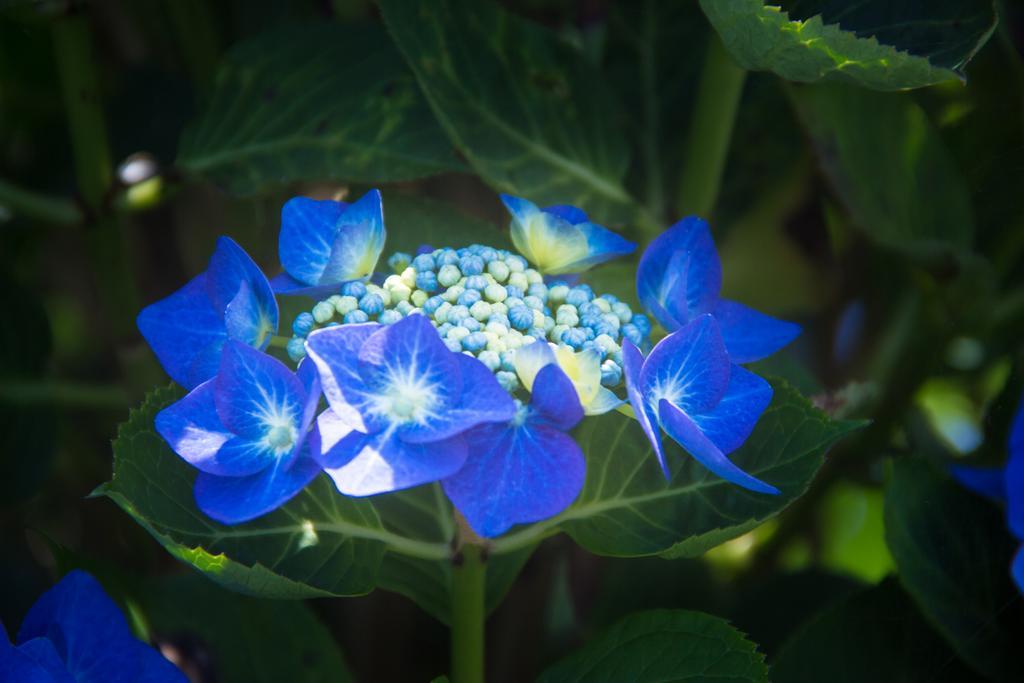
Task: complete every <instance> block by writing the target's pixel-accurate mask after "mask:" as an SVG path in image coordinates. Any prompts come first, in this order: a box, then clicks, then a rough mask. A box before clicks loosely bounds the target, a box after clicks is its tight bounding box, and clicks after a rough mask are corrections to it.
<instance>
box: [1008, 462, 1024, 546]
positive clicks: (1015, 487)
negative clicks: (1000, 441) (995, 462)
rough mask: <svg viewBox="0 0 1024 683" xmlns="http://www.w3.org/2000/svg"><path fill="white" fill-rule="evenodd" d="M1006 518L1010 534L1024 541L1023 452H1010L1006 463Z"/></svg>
mask: <svg viewBox="0 0 1024 683" xmlns="http://www.w3.org/2000/svg"><path fill="white" fill-rule="evenodd" d="M1006 516H1007V518H1008V520H1009V526H1010V532H1011V533H1012V534H1013V535H1014V536H1016V537H1017V538H1018V539H1019V540H1022V541H1024V452H1020V451H1017V452H1014V451H1011V452H1010V459H1009V460H1008V461H1007V463H1006Z"/></svg>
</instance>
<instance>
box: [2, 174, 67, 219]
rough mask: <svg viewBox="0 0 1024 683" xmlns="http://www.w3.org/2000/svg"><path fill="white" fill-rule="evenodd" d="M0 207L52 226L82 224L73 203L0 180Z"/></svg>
mask: <svg viewBox="0 0 1024 683" xmlns="http://www.w3.org/2000/svg"><path fill="white" fill-rule="evenodd" d="M0 206H2V207H6V208H7V209H9V210H10V211H11V212H12V213H14V214H19V213H20V214H24V215H25V216H28V217H29V218H34V219H36V220H40V221H43V222H44V223H52V224H53V225H74V224H76V223H81V222H82V210H81V209H79V208H78V205H76V204H75V203H74V202H73V201H71V200H69V199H65V198H63V197H51V196H50V195H46V194H42V193H41V192H35V191H33V190H27V189H25V188H23V187H18V186H16V185H12V184H11V183H9V182H7V181H5V180H0Z"/></svg>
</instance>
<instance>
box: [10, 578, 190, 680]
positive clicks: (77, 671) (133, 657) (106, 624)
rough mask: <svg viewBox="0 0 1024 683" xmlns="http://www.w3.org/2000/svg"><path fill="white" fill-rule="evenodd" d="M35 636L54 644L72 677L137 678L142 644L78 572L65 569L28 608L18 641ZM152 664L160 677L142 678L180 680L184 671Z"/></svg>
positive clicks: (109, 602)
mask: <svg viewBox="0 0 1024 683" xmlns="http://www.w3.org/2000/svg"><path fill="white" fill-rule="evenodd" d="M36 638H46V639H48V640H50V641H51V642H52V643H53V644H54V645H55V646H56V649H57V652H58V654H59V655H60V656H61V658H62V659H63V660H64V663H65V665H66V667H67V669H68V671H70V672H71V673H72V674H73V675H74V677H75V679H76V680H78V681H96V682H97V683H99V682H100V681H103V682H108V681H109V682H111V683H117V682H121V681H124V682H125V683H128V682H129V681H132V682H133V681H138V680H140V675H141V673H142V666H143V665H144V664H145V663H146V662H142V661H140V648H141V647H146V646H144V645H142V644H141V643H140V642H139V641H137V640H135V638H134V637H133V636H132V634H131V632H130V631H129V629H128V624H127V622H126V621H125V618H124V615H123V614H121V611H120V610H119V609H118V608H117V606H116V605H115V604H114V602H113V601H112V600H111V599H110V598H109V597H108V596H107V594H106V593H105V592H104V591H103V589H102V588H101V587H100V585H99V583H97V581H96V580H95V579H94V578H92V577H91V576H89V575H88V574H86V573H85V572H83V571H80V570H74V571H71V572H69V573H68V574H67V575H66V576H65V577H64V578H63V579H61V581H60V582H59V583H58V584H57V585H56V586H54V587H53V588H51V589H50V590H49V591H47V592H46V593H44V594H43V595H42V597H40V598H39V600H37V601H36V604H35V605H33V606H32V609H30V610H29V613H28V615H26V617H25V620H24V621H23V622H22V624H21V630H20V631H19V632H18V642H19V643H28V641H31V640H33V639H36ZM146 649H149V648H146ZM154 654H156V653H155V652H154ZM157 656H158V657H159V655H157ZM155 666H157V667H159V669H160V671H159V673H161V674H162V676H160V677H150V678H148V680H154V681H175V682H180V683H185V681H186V679H185V677H184V675H183V674H181V672H179V671H178V670H177V669H175V668H174V667H173V666H172V665H171V664H170V663H169V662H167V661H166V660H164V659H163V657H159V662H157V663H155Z"/></svg>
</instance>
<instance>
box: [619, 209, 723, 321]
mask: <svg viewBox="0 0 1024 683" xmlns="http://www.w3.org/2000/svg"><path fill="white" fill-rule="evenodd" d="M721 288H722V265H721V262H720V261H719V260H718V252H717V251H716V250H715V243H714V240H712V239H711V231H710V230H709V228H708V224H707V223H706V222H705V221H703V220H702V219H700V218H698V217H696V216H688V217H686V218H684V219H682V220H681V221H679V222H678V223H676V224H675V225H673V226H671V227H670V228H669V229H668V230H666V231H665V232H663V233H661V234H660V235H659V236H658V237H657V238H656V239H655V240H654V241H653V242H651V243H650V245H648V247H647V249H645V250H644V253H643V256H641V257H640V264H639V266H638V268H637V274H636V289H637V294H638V295H639V297H640V302H641V303H642V304H643V305H644V306H646V307H647V309H648V310H649V311H650V312H651V314H652V315H653V316H654V317H655V319H657V320H658V322H660V323H661V324H662V325H663V326H664V327H665V328H666V329H667V330H670V331H671V330H674V329H677V328H679V327H681V326H683V325H685V324H686V323H688V322H689V321H690V320H691V319H692V318H695V317H697V316H699V315H703V314H704V313H710V312H711V311H712V310H714V307H715V305H716V304H717V303H718V292H719V291H720V290H721Z"/></svg>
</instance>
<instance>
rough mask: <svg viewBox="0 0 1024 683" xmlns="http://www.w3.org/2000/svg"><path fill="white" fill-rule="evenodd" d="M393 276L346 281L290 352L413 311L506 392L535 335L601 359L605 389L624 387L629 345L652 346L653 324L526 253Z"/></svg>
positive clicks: (398, 257) (470, 251) (413, 262)
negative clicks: (519, 352) (319, 334)
mask: <svg viewBox="0 0 1024 683" xmlns="http://www.w3.org/2000/svg"><path fill="white" fill-rule="evenodd" d="M388 266H389V267H390V268H391V269H392V271H393V272H394V274H392V275H389V276H388V277H386V278H385V279H384V281H383V282H382V283H381V284H380V285H376V284H363V283H362V282H349V283H347V284H345V285H343V286H342V287H341V292H340V293H339V294H336V295H333V296H330V297H328V298H327V299H325V300H323V301H321V302H319V303H317V304H316V305H315V306H314V307H313V310H312V311H310V312H306V313H301V314H299V316H298V317H297V318H296V319H295V322H294V323H293V324H292V332H293V333H294V337H292V339H291V340H290V341H289V343H288V355H289V356H290V357H291V358H292V360H293V361H296V362H298V361H299V360H301V359H302V357H303V356H304V355H305V346H304V344H305V338H306V337H307V336H308V335H309V333H310V332H312V331H313V330H315V329H319V328H321V327H330V326H333V325H345V324H351V323H365V322H370V321H375V322H378V323H381V324H384V325H389V324H391V323H395V322H397V321H399V320H401V319H402V318H403V317H405V316H407V315H410V314H411V313H422V314H423V315H426V316H427V317H428V318H429V319H430V320H431V321H432V322H433V324H434V327H436V328H437V331H438V334H440V335H441V338H442V339H443V340H444V342H445V344H446V345H447V346H448V348H450V349H451V350H452V351H456V352H460V351H461V352H464V353H468V354H470V355H472V356H474V357H476V358H477V359H479V360H480V361H481V362H482V363H483V364H484V365H486V366H487V367H488V368H490V369H491V370H492V371H493V372H494V373H495V375H496V377H497V379H498V381H499V382H500V383H501V384H502V386H504V387H505V388H506V389H507V390H508V391H510V392H513V391H515V390H516V389H517V388H518V386H519V385H518V379H517V377H516V374H515V366H514V364H513V358H514V353H515V350H516V349H517V348H519V347H520V346H524V345H526V344H529V343H531V342H533V341H535V340H538V339H544V340H547V341H549V342H552V343H555V344H565V345H566V346H569V347H571V348H572V349H573V350H575V351H582V350H586V349H593V350H594V351H595V352H596V353H597V354H598V355H599V356H600V358H601V383H602V384H603V385H604V386H606V387H609V388H611V387H615V386H618V385H619V384H620V383H621V382H622V340H623V339H628V340H630V341H631V342H633V343H634V344H636V345H637V346H640V347H641V348H643V347H645V346H646V345H647V343H648V339H649V336H650V332H651V324H650V322H649V321H648V319H647V317H646V316H644V315H642V314H634V313H633V311H632V310H631V309H630V307H629V305H628V304H626V303H624V302H622V301H619V300H618V299H617V298H616V297H614V296H612V295H610V294H604V295H600V296H595V295H594V292H593V290H592V289H591V288H590V287H589V286H588V285H585V284H580V285H575V286H570V285H569V284H567V283H565V282H561V281H553V282H549V283H545V282H544V278H543V277H542V276H541V274H540V273H538V272H537V271H536V270H534V269H533V268H530V267H529V266H528V264H527V262H526V259H524V258H523V257H522V256H519V255H518V254H513V253H510V252H508V251H505V250H503V249H494V248H491V247H485V246H480V245H477V244H474V245H472V246H469V247H465V248H463V249H447V248H445V249H436V250H434V251H431V252H426V253H421V254H419V255H417V256H415V257H413V256H410V255H409V254H405V253H401V252H398V253H396V254H394V255H392V256H391V258H389V259H388Z"/></svg>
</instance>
